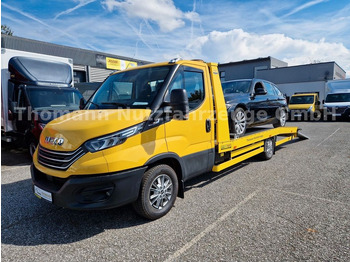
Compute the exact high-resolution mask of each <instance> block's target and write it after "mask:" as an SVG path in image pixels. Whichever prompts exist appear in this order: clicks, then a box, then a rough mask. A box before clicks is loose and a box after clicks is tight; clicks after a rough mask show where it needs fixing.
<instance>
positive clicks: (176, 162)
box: [145, 153, 185, 198]
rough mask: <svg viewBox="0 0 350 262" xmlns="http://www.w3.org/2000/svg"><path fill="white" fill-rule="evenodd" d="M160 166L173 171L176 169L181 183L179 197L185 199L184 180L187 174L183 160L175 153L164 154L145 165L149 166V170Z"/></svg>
mask: <svg viewBox="0 0 350 262" xmlns="http://www.w3.org/2000/svg"><path fill="white" fill-rule="evenodd" d="M160 164H165V165H168V166H170V167H171V168H172V169H174V171H175V173H176V176H177V179H178V182H179V191H178V195H177V196H178V197H181V198H184V193H185V185H184V180H183V178H184V174H185V169H184V165H183V164H182V159H181V158H180V157H179V156H178V155H177V154H175V153H164V154H160V155H157V156H154V157H152V158H151V159H149V160H148V161H147V162H146V163H145V166H148V169H149V168H152V167H154V166H157V165H160Z"/></svg>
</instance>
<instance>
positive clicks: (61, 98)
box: [27, 87, 82, 110]
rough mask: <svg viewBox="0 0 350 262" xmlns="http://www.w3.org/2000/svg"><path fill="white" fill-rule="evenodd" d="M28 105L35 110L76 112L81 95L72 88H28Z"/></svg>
mask: <svg viewBox="0 0 350 262" xmlns="http://www.w3.org/2000/svg"><path fill="white" fill-rule="evenodd" d="M27 94H28V98H29V101H30V104H31V106H32V108H33V109H36V110H55V109H59V110H62V109H63V110H78V109H79V104H80V99H81V98H82V95H81V94H80V93H79V91H78V90H76V89H73V88H65V89H62V88H43V87H28V88H27Z"/></svg>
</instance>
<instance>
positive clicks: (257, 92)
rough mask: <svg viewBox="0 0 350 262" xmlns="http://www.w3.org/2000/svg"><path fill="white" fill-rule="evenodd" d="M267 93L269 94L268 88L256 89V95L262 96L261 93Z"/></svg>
mask: <svg viewBox="0 0 350 262" xmlns="http://www.w3.org/2000/svg"><path fill="white" fill-rule="evenodd" d="M266 94H267V92H266V90H265V89H264V88H262V87H258V88H256V89H255V95H256V96H261V95H266Z"/></svg>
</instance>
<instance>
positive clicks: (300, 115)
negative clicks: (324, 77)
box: [288, 92, 321, 120]
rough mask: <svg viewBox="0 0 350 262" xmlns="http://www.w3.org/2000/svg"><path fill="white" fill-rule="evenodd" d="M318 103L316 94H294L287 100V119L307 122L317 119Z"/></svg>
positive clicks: (318, 112)
mask: <svg viewBox="0 0 350 262" xmlns="http://www.w3.org/2000/svg"><path fill="white" fill-rule="evenodd" d="M320 104H321V103H320V101H319V94H318V93H317V92H311V93H295V94H294V95H292V96H291V98H290V100H289V105H288V107H289V111H290V112H289V116H290V117H289V119H291V120H308V119H315V118H317V117H319V114H320Z"/></svg>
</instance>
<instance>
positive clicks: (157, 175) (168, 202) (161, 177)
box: [133, 165, 179, 220]
mask: <svg viewBox="0 0 350 262" xmlns="http://www.w3.org/2000/svg"><path fill="white" fill-rule="evenodd" d="M178 189H179V184H178V179H177V176H176V173H175V171H174V170H173V169H172V168H171V167H170V166H168V165H158V166H155V167H152V168H150V169H149V170H147V171H146V172H145V174H144V175H143V178H142V182H141V189H140V194H139V197H138V199H137V200H136V201H135V202H134V203H133V207H134V209H135V211H136V213H138V214H139V215H140V216H143V217H145V218H147V219H150V220H155V219H158V218H160V217H162V216H164V215H165V214H167V213H168V212H169V211H170V209H171V208H172V207H173V205H174V203H175V200H176V197H177V193H178Z"/></svg>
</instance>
